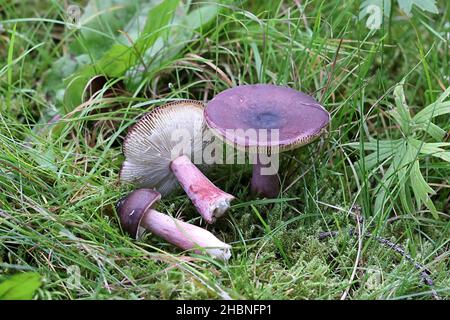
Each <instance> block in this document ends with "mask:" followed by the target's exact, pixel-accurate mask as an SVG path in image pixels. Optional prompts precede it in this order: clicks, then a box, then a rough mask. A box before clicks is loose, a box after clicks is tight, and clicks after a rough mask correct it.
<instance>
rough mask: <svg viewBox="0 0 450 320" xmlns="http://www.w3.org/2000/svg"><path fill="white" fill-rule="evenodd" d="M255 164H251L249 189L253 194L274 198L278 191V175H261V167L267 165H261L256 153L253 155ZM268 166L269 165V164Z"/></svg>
mask: <svg viewBox="0 0 450 320" xmlns="http://www.w3.org/2000/svg"><path fill="white" fill-rule="evenodd" d="M255 158H256V159H255V160H256V161H255V164H253V174H252V181H251V187H250V190H251V192H252V193H253V194H256V195H261V196H263V197H266V198H276V197H277V196H278V193H279V192H280V182H279V180H278V175H277V174H276V173H275V174H271V175H263V174H261V169H263V168H265V167H267V166H266V165H263V164H262V163H261V161H260V159H259V156H258V155H255ZM269 166H270V165H269Z"/></svg>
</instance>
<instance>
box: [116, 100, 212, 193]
mask: <svg viewBox="0 0 450 320" xmlns="http://www.w3.org/2000/svg"><path fill="white" fill-rule="evenodd" d="M203 109H204V104H203V103H202V102H200V101H195V100H182V101H175V102H171V103H168V104H165V105H163V106H161V107H158V108H156V109H154V110H152V111H150V112H148V113H146V114H145V115H144V116H143V117H142V118H141V119H140V120H139V121H138V122H137V123H136V124H135V125H134V126H133V127H132V128H131V129H130V131H129V132H128V134H127V136H126V137H125V141H124V144H123V153H124V155H125V161H124V163H123V164H122V168H121V170H120V180H121V181H122V182H126V183H131V184H134V185H135V186H137V187H139V188H152V189H156V190H158V191H159V192H161V194H162V195H165V194H167V193H169V192H170V191H171V190H172V189H174V188H175V187H177V186H178V182H177V179H176V177H175V176H174V175H173V173H172V171H171V170H170V164H171V162H172V161H173V160H175V158H177V157H179V156H181V155H186V156H187V157H188V158H190V159H193V158H195V154H201V152H202V150H203V132H204V130H205V128H206V127H205V122H204V119H203ZM180 141H183V142H182V145H184V146H185V147H187V145H189V146H190V148H184V149H183V148H180ZM189 149H190V150H189ZM189 151H190V152H189Z"/></svg>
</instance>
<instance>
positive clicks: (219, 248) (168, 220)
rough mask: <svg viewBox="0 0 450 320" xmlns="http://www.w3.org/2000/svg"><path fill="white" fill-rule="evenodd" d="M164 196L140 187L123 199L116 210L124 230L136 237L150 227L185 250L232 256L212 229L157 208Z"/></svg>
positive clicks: (161, 236) (153, 231)
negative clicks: (164, 212)
mask: <svg viewBox="0 0 450 320" xmlns="http://www.w3.org/2000/svg"><path fill="white" fill-rule="evenodd" d="M160 199H161V194H160V193H159V192H157V191H154V190H151V189H137V190H135V191H133V192H131V193H130V194H128V195H127V196H126V197H124V198H122V199H121V200H119V202H118V203H117V205H116V209H117V212H118V214H119V218H120V223H121V226H122V229H123V230H125V231H126V232H127V233H128V234H130V235H131V236H132V237H133V238H135V239H138V238H139V237H140V235H141V234H142V231H144V230H149V231H151V232H152V234H154V235H156V236H158V237H160V238H162V239H164V240H166V241H167V242H169V243H171V244H173V245H175V246H177V247H179V248H181V249H183V250H193V251H194V252H195V253H201V252H202V251H205V252H206V253H208V254H209V255H211V256H213V257H215V258H217V259H220V260H223V261H227V260H228V259H229V258H230V257H231V246H230V245H228V244H226V243H224V242H222V241H220V240H219V239H217V238H216V237H215V236H214V235H213V234H212V233H211V232H209V231H207V230H205V229H203V228H200V227H197V226H195V225H193V224H190V223H187V222H184V221H181V220H179V219H175V218H172V217H170V216H168V215H166V214H163V213H161V212H158V211H156V210H155V209H154V208H153V207H154V206H155V204H156V202H158V201H159V200H160Z"/></svg>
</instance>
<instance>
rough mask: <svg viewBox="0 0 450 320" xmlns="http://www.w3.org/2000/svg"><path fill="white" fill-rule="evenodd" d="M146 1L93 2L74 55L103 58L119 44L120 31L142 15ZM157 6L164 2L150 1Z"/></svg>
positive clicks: (82, 20) (83, 20)
mask: <svg viewBox="0 0 450 320" xmlns="http://www.w3.org/2000/svg"><path fill="white" fill-rule="evenodd" d="M146 2H148V0H147V1H145V0H90V1H89V2H88V4H87V5H86V6H85V8H84V9H83V11H84V12H83V15H82V16H81V18H80V21H79V23H80V25H81V26H82V27H81V28H80V31H79V32H80V36H79V37H77V40H76V41H74V42H73V43H72V44H71V46H70V51H71V52H72V53H73V54H76V55H79V54H84V53H86V49H87V50H89V54H90V55H91V56H92V57H93V58H94V59H98V58H100V57H101V56H102V55H103V54H104V53H105V52H106V51H107V50H109V48H110V47H111V46H112V45H113V44H114V43H115V42H116V37H117V36H119V34H120V33H119V30H124V28H125V26H126V25H127V24H128V23H129V21H130V19H132V18H133V16H134V15H135V14H136V12H139V10H140V8H141V5H142V4H144V3H146ZM150 2H152V3H153V5H156V2H160V1H150Z"/></svg>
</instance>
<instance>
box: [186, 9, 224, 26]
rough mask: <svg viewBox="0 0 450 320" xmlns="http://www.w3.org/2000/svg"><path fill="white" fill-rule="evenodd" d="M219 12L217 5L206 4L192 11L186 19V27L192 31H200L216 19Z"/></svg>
mask: <svg viewBox="0 0 450 320" xmlns="http://www.w3.org/2000/svg"><path fill="white" fill-rule="evenodd" d="M219 11H220V6H219V5H218V4H206V5H204V6H201V7H200V8H197V9H194V10H192V11H191V12H190V13H189V14H188V15H187V17H186V18H187V19H186V22H187V25H188V27H189V28H190V29H193V30H196V29H200V28H202V27H204V26H206V25H208V24H209V23H211V22H212V21H213V20H214V19H216V17H217V14H218V13H219Z"/></svg>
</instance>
